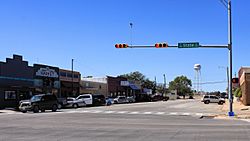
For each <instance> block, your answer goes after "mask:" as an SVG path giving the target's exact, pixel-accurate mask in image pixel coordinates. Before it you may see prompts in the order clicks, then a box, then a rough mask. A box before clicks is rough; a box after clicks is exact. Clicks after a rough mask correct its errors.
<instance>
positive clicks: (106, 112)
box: [103, 111, 115, 114]
mask: <svg viewBox="0 0 250 141" xmlns="http://www.w3.org/2000/svg"><path fill="white" fill-rule="evenodd" d="M103 113H105V114H111V113H115V111H104V112H103Z"/></svg>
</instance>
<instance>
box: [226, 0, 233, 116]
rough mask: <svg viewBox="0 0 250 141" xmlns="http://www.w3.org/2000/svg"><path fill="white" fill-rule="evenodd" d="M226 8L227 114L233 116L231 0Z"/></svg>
mask: <svg viewBox="0 0 250 141" xmlns="http://www.w3.org/2000/svg"><path fill="white" fill-rule="evenodd" d="M227 10H228V49H229V95H228V96H229V112H228V115H229V116H234V112H233V94H232V71H233V67H232V63H233V61H232V60H233V53H232V9H231V0H228V2H227Z"/></svg>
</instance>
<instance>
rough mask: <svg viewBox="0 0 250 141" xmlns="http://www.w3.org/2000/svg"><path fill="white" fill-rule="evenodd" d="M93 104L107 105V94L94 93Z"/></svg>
mask: <svg viewBox="0 0 250 141" xmlns="http://www.w3.org/2000/svg"><path fill="white" fill-rule="evenodd" d="M92 98H93V105H94V106H103V105H106V99H105V96H104V95H102V94H92Z"/></svg>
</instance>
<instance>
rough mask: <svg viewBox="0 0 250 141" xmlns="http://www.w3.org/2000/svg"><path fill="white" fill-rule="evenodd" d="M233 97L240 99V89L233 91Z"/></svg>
mask: <svg viewBox="0 0 250 141" xmlns="http://www.w3.org/2000/svg"><path fill="white" fill-rule="evenodd" d="M234 96H235V97H239V98H240V97H242V91H241V89H240V88H237V89H236V90H235V91H234Z"/></svg>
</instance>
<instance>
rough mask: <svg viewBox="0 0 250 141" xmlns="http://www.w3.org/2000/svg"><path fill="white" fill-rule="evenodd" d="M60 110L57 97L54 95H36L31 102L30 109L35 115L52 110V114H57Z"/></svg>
mask: <svg viewBox="0 0 250 141" xmlns="http://www.w3.org/2000/svg"><path fill="white" fill-rule="evenodd" d="M57 109H58V101H57V97H56V96H55V95H52V94H39V95H34V96H33V97H32V98H31V100H30V109H26V110H32V111H33V112H34V113H38V112H39V111H40V110H41V112H45V110H52V112H56V111H57Z"/></svg>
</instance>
